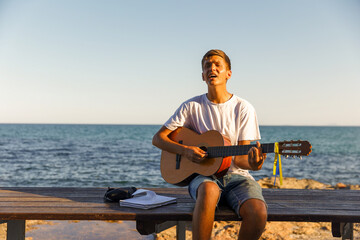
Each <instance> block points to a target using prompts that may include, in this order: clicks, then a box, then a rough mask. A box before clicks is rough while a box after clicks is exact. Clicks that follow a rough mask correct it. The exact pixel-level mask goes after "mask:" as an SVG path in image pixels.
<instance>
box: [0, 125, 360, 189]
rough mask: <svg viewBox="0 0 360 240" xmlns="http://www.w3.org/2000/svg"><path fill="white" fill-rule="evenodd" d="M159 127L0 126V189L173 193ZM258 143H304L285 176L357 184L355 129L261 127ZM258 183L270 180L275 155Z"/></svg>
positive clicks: (285, 166)
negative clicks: (303, 153) (155, 140)
mask: <svg viewBox="0 0 360 240" xmlns="http://www.w3.org/2000/svg"><path fill="white" fill-rule="evenodd" d="M160 127H161V126H160V125H75V124H0V186H1V187H52V186H53V187H125V186H126V187H128V186H134V187H138V188H139V187H171V186H172V185H170V184H168V183H166V182H165V181H164V180H163V179H162V177H161V174H160V156H161V151H160V150H159V149H158V148H156V147H154V146H153V145H152V143H151V142H152V137H153V135H154V134H155V133H156V132H157V131H158V129H159V128H160ZM260 132H261V136H262V139H261V141H260V142H261V143H271V142H277V141H283V140H299V139H300V140H307V141H309V142H310V143H311V145H312V153H311V154H310V155H309V156H307V157H303V158H302V159H300V158H292V157H290V158H285V157H282V172H283V176H284V177H294V178H298V179H314V180H317V181H320V182H323V183H326V184H331V185H335V184H336V183H339V182H341V183H344V184H360V127H324V126H260ZM267 156H268V157H267V159H266V162H265V163H264V165H263V168H262V169H261V170H260V171H252V172H251V174H252V175H253V176H254V178H255V179H257V180H258V179H261V178H265V177H272V174H273V161H274V154H273V153H272V154H268V155H267Z"/></svg>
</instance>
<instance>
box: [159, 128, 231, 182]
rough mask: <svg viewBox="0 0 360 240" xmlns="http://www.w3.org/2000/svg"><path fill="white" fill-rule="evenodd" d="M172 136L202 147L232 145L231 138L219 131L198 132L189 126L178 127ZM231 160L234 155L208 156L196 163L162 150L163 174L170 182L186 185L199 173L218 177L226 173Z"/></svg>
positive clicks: (183, 142) (180, 140)
mask: <svg viewBox="0 0 360 240" xmlns="http://www.w3.org/2000/svg"><path fill="white" fill-rule="evenodd" d="M170 138H171V139H172V140H173V141H175V142H178V143H181V144H184V145H188V146H197V147H200V148H207V147H214V146H230V145H231V143H230V141H229V139H227V138H225V137H224V136H222V135H221V134H220V133H219V132H217V131H208V132H205V133H203V134H198V133H196V132H194V131H192V130H190V129H188V128H178V129H176V130H175V131H173V132H172V133H171V135H170ZM179 158H180V160H179ZM177 159H178V161H177ZM231 161H232V157H231V156H230V157H216V158H206V159H205V160H204V161H202V162H201V163H195V162H192V161H190V160H188V159H187V158H186V157H184V156H180V155H177V154H173V153H169V152H166V151H162V153H161V162H160V169H161V176H162V177H163V178H164V180H165V181H166V182H168V183H171V184H174V185H177V186H186V185H188V184H189V183H190V181H191V180H192V179H193V178H194V177H196V176H197V175H198V174H200V175H204V176H211V175H215V176H216V177H221V176H223V175H225V173H226V172H227V170H228V168H229V167H230V164H231Z"/></svg>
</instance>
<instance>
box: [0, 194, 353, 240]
mask: <svg viewBox="0 0 360 240" xmlns="http://www.w3.org/2000/svg"><path fill="white" fill-rule="evenodd" d="M150 190H154V191H155V192H156V193H157V194H161V195H166V196H172V197H176V198H177V203H176V204H171V205H168V206H163V207H159V208H155V209H151V210H141V209H133V208H124V207H120V206H119V204H118V203H105V202H104V201H103V195H104V193H105V192H106V188H0V220H8V221H9V226H12V225H13V226H14V227H11V228H13V229H17V230H16V231H19V229H23V226H22V224H24V222H25V221H24V220H132V221H136V222H137V228H138V231H139V232H140V233H142V234H149V233H152V232H154V231H159V229H160V228H157V226H160V224H161V223H164V222H171V224H170V225H174V224H179V223H180V222H184V221H191V219H192V211H193V208H194V201H193V200H192V199H191V198H190V197H189V195H188V193H187V189H186V188H153V189H151V188H150ZM263 194H264V198H265V200H266V202H267V204H268V221H302V222H332V223H333V234H335V235H336V236H338V235H339V234H341V232H342V228H341V227H342V226H344V224H343V223H358V222H360V191H354V190H304V189H301V190H294V189H263ZM215 218H216V220H218V221H220V220H226V221H232V220H234V221H239V219H238V217H237V215H236V214H235V213H234V212H233V211H232V210H231V209H229V208H227V207H226V206H221V207H220V208H219V209H218V210H217V211H216V217H215ZM170 225H169V224H168V225H167V226H170ZM350 227H351V224H350ZM9 230H10V232H13V230H11V229H9ZM23 231H25V230H23ZM11 234H13V233H11ZM21 234H22V233H21ZM8 239H12V238H11V236H8ZM13 239H15V238H13ZM16 239H19V238H16Z"/></svg>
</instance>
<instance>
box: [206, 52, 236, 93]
mask: <svg viewBox="0 0 360 240" xmlns="http://www.w3.org/2000/svg"><path fill="white" fill-rule="evenodd" d="M231 74H232V72H231V70H229V69H228V67H227V64H226V62H225V60H224V59H223V58H222V57H220V56H216V55H214V56H211V57H210V58H209V59H208V60H206V61H205V62H204V65H203V72H202V78H203V80H204V81H205V82H206V83H207V84H208V85H209V86H216V85H223V84H225V85H226V82H227V80H228V79H230V77H231Z"/></svg>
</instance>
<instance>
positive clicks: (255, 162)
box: [234, 141, 266, 171]
mask: <svg viewBox="0 0 360 240" xmlns="http://www.w3.org/2000/svg"><path fill="white" fill-rule="evenodd" d="M238 145H250V141H239V142H238ZM265 159H266V153H263V152H262V149H261V145H260V143H259V142H258V141H257V142H256V147H252V148H251V149H250V150H249V152H248V154H247V155H239V156H235V158H234V163H235V165H236V166H238V167H239V168H242V169H246V170H253V171H258V170H260V169H261V167H262V165H263V163H264V161H265Z"/></svg>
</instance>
